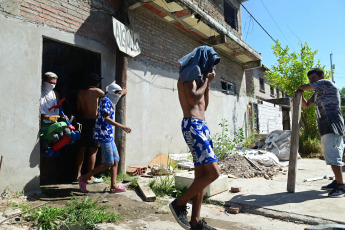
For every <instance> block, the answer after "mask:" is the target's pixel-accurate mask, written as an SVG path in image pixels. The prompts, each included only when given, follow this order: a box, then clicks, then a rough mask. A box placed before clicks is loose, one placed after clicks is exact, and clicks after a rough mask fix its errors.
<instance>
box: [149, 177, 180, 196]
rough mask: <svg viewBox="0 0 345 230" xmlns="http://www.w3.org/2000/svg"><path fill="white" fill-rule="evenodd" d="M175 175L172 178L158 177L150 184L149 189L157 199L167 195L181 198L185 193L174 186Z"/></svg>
mask: <svg viewBox="0 0 345 230" xmlns="http://www.w3.org/2000/svg"><path fill="white" fill-rule="evenodd" d="M174 181H175V174H174V175H173V176H172V177H169V176H157V177H155V178H154V179H153V180H151V181H150V182H149V187H150V188H151V189H152V191H153V192H154V193H155V195H156V196H157V197H162V196H165V195H169V196H173V197H179V196H181V195H182V193H183V192H184V191H181V190H179V189H176V188H175V186H174Z"/></svg>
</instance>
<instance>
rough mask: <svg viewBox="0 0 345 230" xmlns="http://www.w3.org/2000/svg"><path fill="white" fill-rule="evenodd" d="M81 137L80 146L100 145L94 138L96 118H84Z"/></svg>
mask: <svg viewBox="0 0 345 230" xmlns="http://www.w3.org/2000/svg"><path fill="white" fill-rule="evenodd" d="M80 123H81V124H82V130H81V138H80V141H79V145H80V146H84V147H97V148H98V147H99V143H98V142H97V141H94V140H93V131H94V129H95V124H96V119H87V118H82V119H81V121H80Z"/></svg>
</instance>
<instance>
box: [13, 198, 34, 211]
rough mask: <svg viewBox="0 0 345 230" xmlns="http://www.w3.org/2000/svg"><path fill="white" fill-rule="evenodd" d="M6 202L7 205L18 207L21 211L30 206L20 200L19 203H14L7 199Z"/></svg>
mask: <svg viewBox="0 0 345 230" xmlns="http://www.w3.org/2000/svg"><path fill="white" fill-rule="evenodd" d="M7 203H8V206H9V207H12V208H14V209H18V208H19V209H20V210H21V211H22V212H25V211H27V210H29V209H30V208H31V206H30V205H28V204H27V203H25V202H22V203H21V204H18V203H15V202H13V201H11V200H9V201H8V202H7Z"/></svg>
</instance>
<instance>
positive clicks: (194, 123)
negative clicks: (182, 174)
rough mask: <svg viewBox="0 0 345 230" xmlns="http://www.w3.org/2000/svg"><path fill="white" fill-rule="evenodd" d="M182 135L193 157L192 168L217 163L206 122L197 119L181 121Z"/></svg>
mask: <svg viewBox="0 0 345 230" xmlns="http://www.w3.org/2000/svg"><path fill="white" fill-rule="evenodd" d="M182 134H183V137H184V139H185V141H186V143H187V145H188V147H189V149H190V152H191V153H192V156H193V162H194V166H199V165H203V164H207V163H212V162H215V161H217V157H216V156H215V154H214V152H213V144H212V138H211V135H210V130H209V129H208V127H207V125H206V121H203V120H200V119H197V118H184V119H183V120H182Z"/></svg>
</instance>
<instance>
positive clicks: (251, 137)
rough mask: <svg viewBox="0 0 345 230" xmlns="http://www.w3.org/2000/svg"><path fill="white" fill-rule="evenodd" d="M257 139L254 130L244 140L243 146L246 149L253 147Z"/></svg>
mask: <svg viewBox="0 0 345 230" xmlns="http://www.w3.org/2000/svg"><path fill="white" fill-rule="evenodd" d="M256 140H257V138H255V136H254V133H253V132H252V133H250V135H249V137H248V138H245V139H244V141H243V142H242V147H243V148H245V149H249V148H253V147H254V144H255V141H256Z"/></svg>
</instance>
